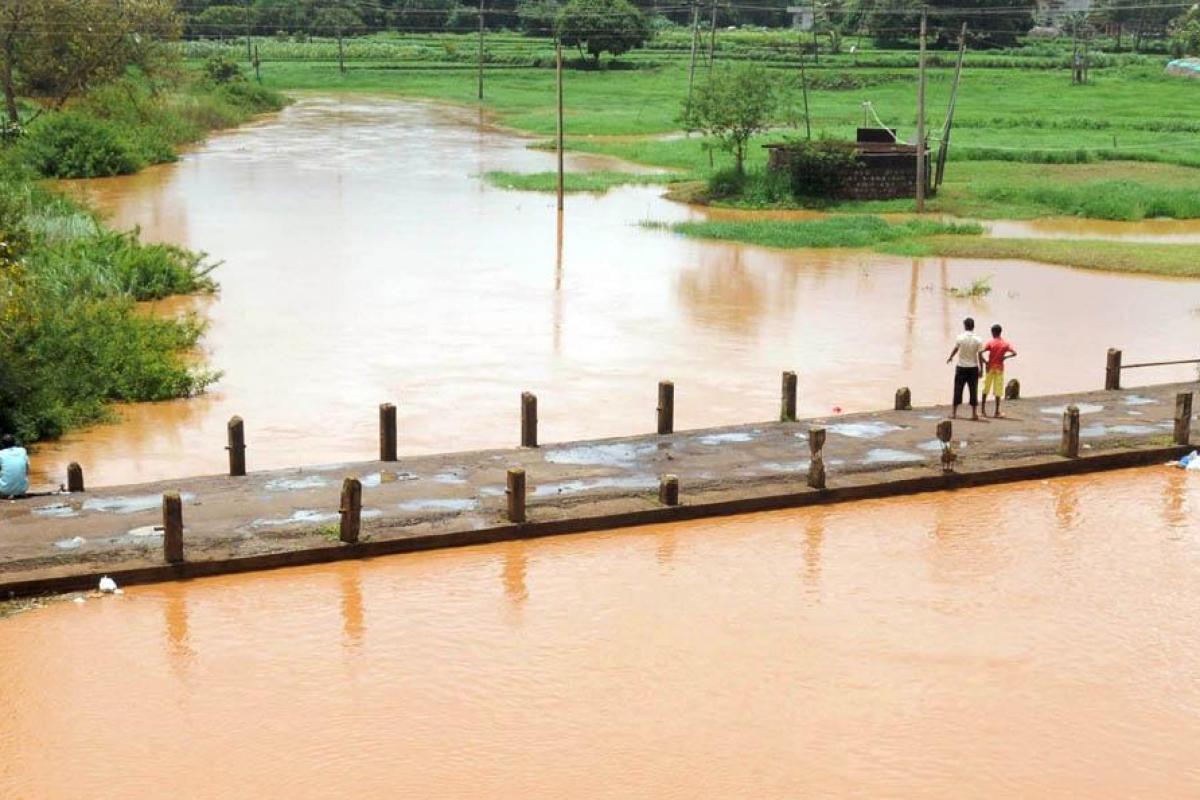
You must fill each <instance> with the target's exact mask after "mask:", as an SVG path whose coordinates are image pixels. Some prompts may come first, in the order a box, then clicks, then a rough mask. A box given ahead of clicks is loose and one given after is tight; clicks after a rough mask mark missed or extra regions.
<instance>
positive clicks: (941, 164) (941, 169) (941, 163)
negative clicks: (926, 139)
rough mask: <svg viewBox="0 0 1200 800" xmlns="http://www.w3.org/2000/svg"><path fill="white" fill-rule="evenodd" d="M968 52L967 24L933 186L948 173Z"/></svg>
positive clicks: (961, 43)
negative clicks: (957, 103) (951, 136)
mask: <svg viewBox="0 0 1200 800" xmlns="http://www.w3.org/2000/svg"><path fill="white" fill-rule="evenodd" d="M966 52H967V23H965V22H964V23H963V24H962V30H961V31H959V33H958V61H957V62H956V63H955V65H954V83H953V84H952V85H951V87H950V105H949V107H948V108H947V109H946V125H945V126H944V127H943V128H942V141H941V142H940V143H939V144H938V157H937V174H936V175H935V176H934V179H933V186H934V188H937V187H938V186H941V185H942V175H943V174H945V172H946V155H947V154H948V152H949V150H950V126H951V125H953V124H954V104H955V102H956V101H957V100H958V82H959V80H960V79H961V78H962V67H963V56H964V55H966Z"/></svg>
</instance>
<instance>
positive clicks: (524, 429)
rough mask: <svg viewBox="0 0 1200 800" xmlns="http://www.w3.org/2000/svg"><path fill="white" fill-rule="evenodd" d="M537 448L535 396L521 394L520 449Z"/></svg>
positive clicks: (527, 393)
mask: <svg viewBox="0 0 1200 800" xmlns="http://www.w3.org/2000/svg"><path fill="white" fill-rule="evenodd" d="M537 446H538V413H537V395H535V394H533V393H532V392H521V447H537Z"/></svg>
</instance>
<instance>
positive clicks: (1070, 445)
mask: <svg viewBox="0 0 1200 800" xmlns="http://www.w3.org/2000/svg"><path fill="white" fill-rule="evenodd" d="M1058 454H1059V455H1060V456H1063V457H1064V458H1079V406H1067V409H1066V411H1064V412H1063V428H1062V444H1060V445H1059V448H1058Z"/></svg>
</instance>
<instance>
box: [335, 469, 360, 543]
mask: <svg viewBox="0 0 1200 800" xmlns="http://www.w3.org/2000/svg"><path fill="white" fill-rule="evenodd" d="M338 513H339V514H341V516H342V521H341V524H340V525H339V526H338V538H339V539H340V540H341V541H342V542H343V543H345V544H354V543H356V542H357V541H358V534H359V533H360V532H361V530H362V481H360V480H359V479H358V478H346V479H345V480H344V481H342V504H341V506H340V507H339V508H338Z"/></svg>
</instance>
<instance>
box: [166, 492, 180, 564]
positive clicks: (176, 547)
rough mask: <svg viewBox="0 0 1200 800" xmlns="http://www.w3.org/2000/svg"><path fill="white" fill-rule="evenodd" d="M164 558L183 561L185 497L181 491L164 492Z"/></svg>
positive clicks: (176, 562)
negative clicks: (180, 493) (181, 495)
mask: <svg viewBox="0 0 1200 800" xmlns="http://www.w3.org/2000/svg"><path fill="white" fill-rule="evenodd" d="M162 511H163V558H164V559H165V560H166V562H167V563H168V564H180V563H183V498H182V497H180V495H179V492H164V493H163V504H162Z"/></svg>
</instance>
